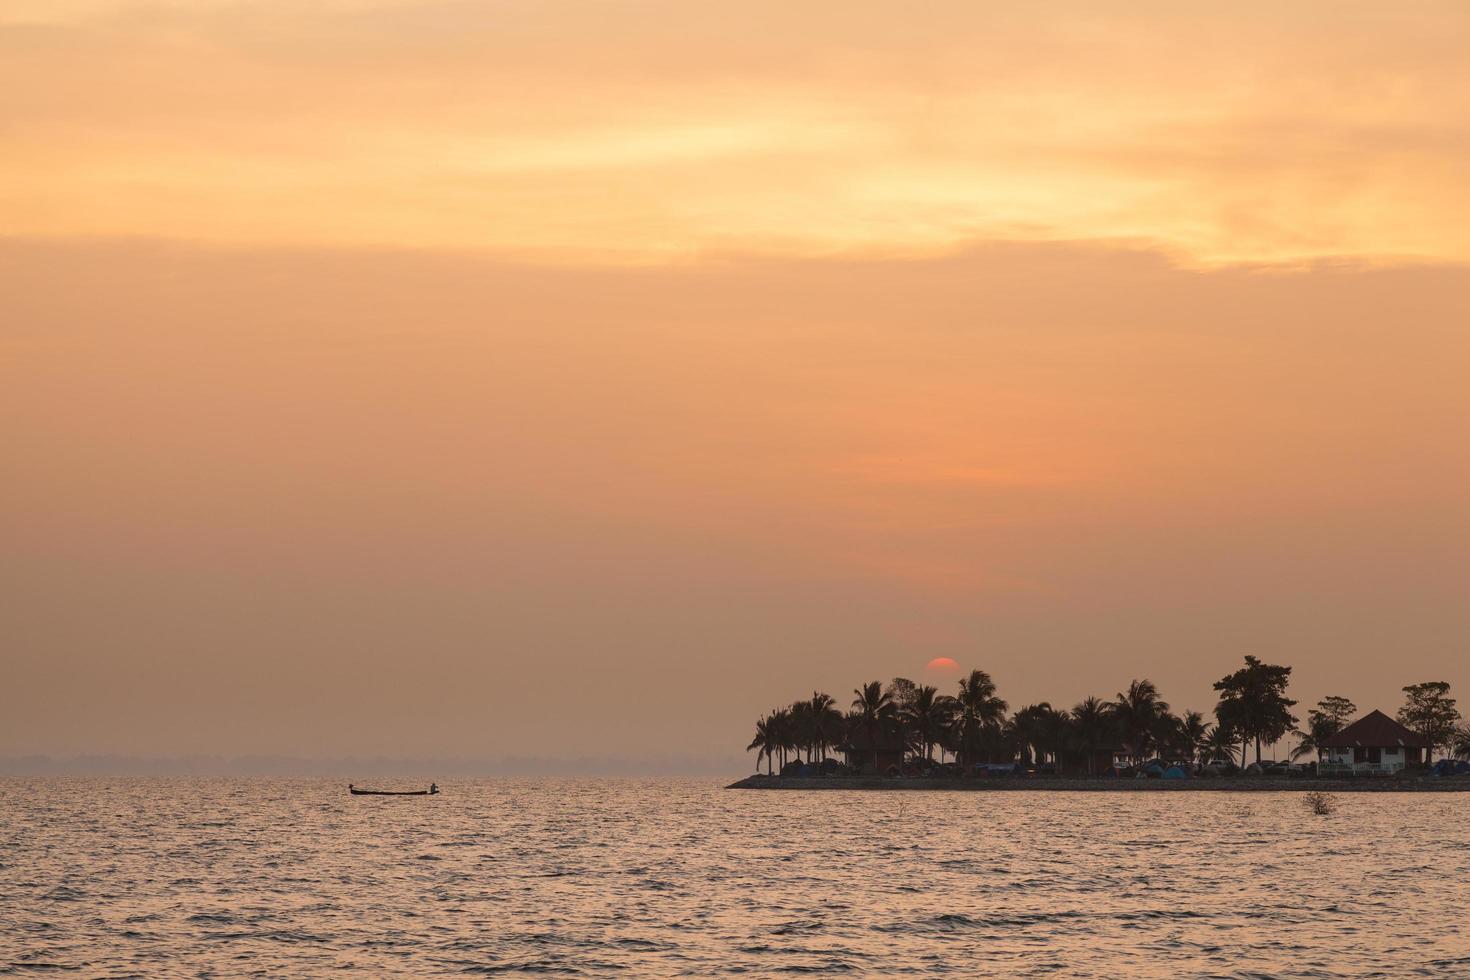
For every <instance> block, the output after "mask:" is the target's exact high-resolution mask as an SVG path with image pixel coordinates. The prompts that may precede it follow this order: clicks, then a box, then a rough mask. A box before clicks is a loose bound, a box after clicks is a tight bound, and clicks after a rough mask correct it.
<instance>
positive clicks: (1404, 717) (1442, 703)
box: [1399, 681, 1460, 762]
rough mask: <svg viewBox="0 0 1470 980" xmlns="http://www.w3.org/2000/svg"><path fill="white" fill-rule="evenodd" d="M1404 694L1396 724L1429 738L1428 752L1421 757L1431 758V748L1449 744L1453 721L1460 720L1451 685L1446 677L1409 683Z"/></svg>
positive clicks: (1429, 759)
mask: <svg viewBox="0 0 1470 980" xmlns="http://www.w3.org/2000/svg"><path fill="white" fill-rule="evenodd" d="M1404 695H1405V698H1404V706H1403V707H1402V708H1400V709H1399V724H1400V725H1403V726H1405V727H1407V728H1412V729H1413V730H1414V731H1416V732H1418V733H1419V734H1420V735H1423V736H1424V737H1425V738H1427V739H1428V740H1429V755H1428V756H1427V757H1426V758H1425V760H1424V761H1425V762H1432V761H1433V759H1434V750H1435V749H1436V748H1439V747H1445V746H1448V745H1449V744H1450V742H1451V741H1452V740H1453V739H1454V736H1455V723H1456V722H1458V721H1459V720H1460V712H1459V711H1458V710H1457V709H1456V708H1455V699H1454V698H1452V697H1450V685H1449V684H1448V683H1447V682H1446V681H1425V682H1424V683H1422V684H1410V685H1409V686H1408V687H1406V688H1404Z"/></svg>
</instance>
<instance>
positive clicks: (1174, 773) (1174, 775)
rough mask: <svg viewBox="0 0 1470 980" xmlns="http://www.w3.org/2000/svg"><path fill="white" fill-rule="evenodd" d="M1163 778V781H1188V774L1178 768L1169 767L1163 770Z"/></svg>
mask: <svg viewBox="0 0 1470 980" xmlns="http://www.w3.org/2000/svg"><path fill="white" fill-rule="evenodd" d="M1164 778H1165V779H1188V778H1189V773H1187V772H1185V771H1184V770H1183V769H1181V768H1179V767H1178V766H1170V767H1169V768H1168V769H1165V770H1164Z"/></svg>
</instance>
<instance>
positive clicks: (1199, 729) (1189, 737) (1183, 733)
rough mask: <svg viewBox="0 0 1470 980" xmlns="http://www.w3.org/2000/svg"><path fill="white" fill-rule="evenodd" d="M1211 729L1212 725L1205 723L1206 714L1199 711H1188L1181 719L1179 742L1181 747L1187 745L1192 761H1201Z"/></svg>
mask: <svg viewBox="0 0 1470 980" xmlns="http://www.w3.org/2000/svg"><path fill="white" fill-rule="evenodd" d="M1209 731H1210V726H1209V725H1207V724H1206V723H1205V716H1204V715H1203V714H1201V713H1200V712H1198V711H1186V712H1185V713H1184V716H1183V717H1181V718H1180V719H1179V744H1180V747H1187V749H1188V752H1189V761H1190V762H1198V761H1199V754H1200V751H1201V750H1202V749H1203V748H1204V746H1205V738H1206V736H1208V734H1209Z"/></svg>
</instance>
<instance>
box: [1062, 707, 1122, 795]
mask: <svg viewBox="0 0 1470 980" xmlns="http://www.w3.org/2000/svg"><path fill="white" fill-rule="evenodd" d="M1115 729H1116V718H1115V716H1114V714H1113V710H1112V708H1111V706H1109V705H1107V704H1105V703H1103V701H1102V700H1101V699H1100V698H1094V697H1088V698H1085V699H1084V700H1082V701H1080V702H1078V703H1077V705H1076V706H1075V707H1073V708H1072V738H1073V741H1074V744H1075V745H1076V746H1077V748H1078V749H1079V750H1081V751H1082V753H1083V754H1085V755H1086V756H1087V774H1088V775H1089V776H1095V775H1097V773H1096V772H1095V771H1094V769H1095V763H1096V760H1097V754H1098V753H1099V752H1100V751H1102V750H1104V749H1109V748H1112V745H1111V744H1110V743H1111V742H1112V740H1113V737H1114V731H1115Z"/></svg>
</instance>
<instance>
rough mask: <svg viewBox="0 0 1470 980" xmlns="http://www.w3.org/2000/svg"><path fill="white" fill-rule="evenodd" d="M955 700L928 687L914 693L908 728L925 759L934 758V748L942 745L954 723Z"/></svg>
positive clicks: (910, 705)
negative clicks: (946, 733) (945, 735)
mask: <svg viewBox="0 0 1470 980" xmlns="http://www.w3.org/2000/svg"><path fill="white" fill-rule="evenodd" d="M955 708H956V704H955V699H954V698H951V697H947V696H945V695H943V694H940V693H939V691H938V690H937V689H935V688H933V687H930V686H928V685H924V686H923V687H920V688H918V689H917V690H915V691H914V696H913V699H912V700H911V701H910V702H909V707H908V711H907V712H906V713H905V714H906V719H905V721H906V727H907V728H908V730H909V732H910V734H911V735H912V736H913V739H914V747H915V748H916V749H917V750H918V751H919V753H920V754H921V755H923V757H924V758H925V759H932V758H933V757H934V746H936V745H942V744H943V742H944V733H945V732H946V730H948V728H949V726H950V725H951V724H952V723H953V721H954V714H955Z"/></svg>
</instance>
